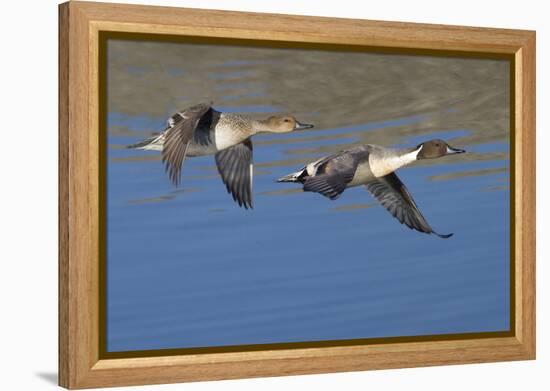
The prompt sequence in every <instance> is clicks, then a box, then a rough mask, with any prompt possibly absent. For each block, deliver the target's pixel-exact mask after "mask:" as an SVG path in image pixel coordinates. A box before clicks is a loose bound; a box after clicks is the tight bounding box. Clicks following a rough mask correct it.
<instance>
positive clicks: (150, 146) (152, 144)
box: [126, 134, 164, 151]
mask: <svg viewBox="0 0 550 391" xmlns="http://www.w3.org/2000/svg"><path fill="white" fill-rule="evenodd" d="M163 142H164V137H163V135H162V134H161V135H159V134H155V135H154V136H152V137H149V138H146V139H145V140H143V141H140V142H139V143H135V144H131V145H127V146H126V148H128V149H144V150H153V151H156V150H162V145H163Z"/></svg>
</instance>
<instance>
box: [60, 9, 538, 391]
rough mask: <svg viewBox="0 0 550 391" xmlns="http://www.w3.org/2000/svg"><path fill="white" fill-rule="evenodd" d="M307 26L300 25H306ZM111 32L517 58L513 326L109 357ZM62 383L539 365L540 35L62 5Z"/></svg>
mask: <svg viewBox="0 0 550 391" xmlns="http://www.w3.org/2000/svg"><path fill="white" fill-rule="evenodd" d="M297 22H298V23H297ZM104 32H114V33H132V34H158V35H164V36H171V37H178V36H193V37H203V38H204V37H207V38H214V39H215V38H230V39H237V40H243V39H244V40H247V39H253V40H266V41H270V42H294V43H307V44H313V45H344V46H349V47H354V48H362V49H364V50H376V51H390V52H392V51H396V50H398V51H404V52H407V53H421V54H422V53H424V54H430V53H434V52H441V51H444V52H446V53H448V54H449V55H453V56H470V55H474V56H481V57H483V56H488V57H491V56H497V57H499V58H502V57H504V58H509V59H510V60H511V63H512V64H513V67H512V68H513V69H512V75H511V76H512V80H513V83H512V91H511V93H512V94H511V96H512V101H513V111H512V112H511V118H512V120H511V125H512V129H513V130H514V132H513V134H514V142H513V146H512V148H511V151H513V153H512V154H511V159H512V158H513V159H514V161H513V165H512V167H513V168H514V170H511V171H513V172H511V174H512V175H511V177H512V181H511V183H512V185H514V187H513V188H512V189H513V195H514V200H515V201H514V202H513V205H512V210H511V219H512V221H513V222H514V224H513V228H514V229H513V232H512V235H511V241H512V242H511V243H510V246H511V253H512V258H513V262H512V266H511V276H512V280H513V281H512V282H513V284H512V291H511V293H512V295H511V296H512V302H513V306H512V308H511V309H512V310H513V313H512V322H511V324H512V330H511V331H510V332H509V333H503V334H500V335H492V336H485V335H478V336H470V337H468V336H459V337H457V338H424V339H422V338H421V339H414V338H413V339H407V338H401V339H399V338H397V339H389V340H388V341H383V342H384V343H372V344H358V345H355V344H343V345H342V344H340V345H339V344H338V343H334V344H328V345H325V346H318V347H311V346H308V345H300V344H295V345H294V346H290V347H288V348H284V347H283V348H277V349H269V348H266V349H249V350H247V351H238V350H236V351H220V352H209V353H194V354H181V355H178V354H175V355H174V354H172V355H165V356H164V355H155V356H149V357H139V356H137V357H125V358H118V357H112V358H106V357H105V355H102V353H101V348H100V343H101V339H102V337H101V335H100V328H101V321H102V315H101V313H100V307H101V305H100V303H101V300H104V296H103V295H104V293H102V292H101V289H100V286H101V278H102V277H101V264H100V258H101V253H102V251H103V250H104V247H103V246H104V243H102V240H101V237H100V228H101V224H102V217H101V216H102V209H101V208H102V205H104V200H103V199H102V198H103V197H104V195H102V194H101V192H100V189H101V186H100V178H101V172H100V171H101V170H100V168H101V164H102V159H103V157H102V154H101V153H100V147H101V145H102V137H103V136H102V134H101V124H100V112H101V110H103V108H102V106H103V102H102V101H101V98H100V97H101V96H102V91H101V86H100V83H99V77H100V75H99V70H98V64H99V61H98V59H99V58H100V56H101V55H102V54H101V46H100V40H101V34H103V33H104ZM59 83H60V84H59V384H60V385H61V386H63V387H66V388H70V389H75V388H90V387H105V386H124V385H140V384H157V383H174V382H186V381H199V380H215V379H234V378H246V377H261V376H281V375H297V374H313V373H326V372H340V371H358V370H370V369H385V368H403V367H416V366H431V365H446V364H464V363H479V362H491V361H508V360H527V359H534V358H535V33H534V32H533V31H523V30H506V29H490V28H473V27H458V26H443V25H429V24H414V23H394V22H380V21H368V20H351V19H333V18H320V17H302V16H291V15H273V14H255V13H241V12H226V11H207V10H197V9H183V8H169V7H149V6H138V5H121V4H104V3H88V2H78V1H76V2H73V1H71V2H68V3H64V4H61V5H60V6H59Z"/></svg>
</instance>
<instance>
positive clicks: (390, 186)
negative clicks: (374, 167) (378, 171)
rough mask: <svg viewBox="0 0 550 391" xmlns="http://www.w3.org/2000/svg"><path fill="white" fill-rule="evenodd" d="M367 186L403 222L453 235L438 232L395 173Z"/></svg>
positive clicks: (415, 227)
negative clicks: (431, 225)
mask: <svg viewBox="0 0 550 391" xmlns="http://www.w3.org/2000/svg"><path fill="white" fill-rule="evenodd" d="M365 187H366V188H367V190H368V191H369V192H370V193H371V194H372V195H373V197H374V198H376V199H377V200H378V201H379V202H380V203H381V204H382V206H383V207H384V208H386V210H387V211H388V212H390V213H391V215H392V216H393V217H395V218H396V219H397V220H399V222H400V223H401V224H405V225H406V226H407V227H409V228H411V229H415V230H417V231H420V232H424V233H427V234H431V233H433V234H435V235H437V236H439V237H440V238H444V239H446V238H449V237H451V236H452V235H453V234H448V235H441V234H438V233H437V232H435V231H434V230H433V229H432V227H430V224H428V222H427V221H426V219H425V218H424V216H423V215H422V213H421V212H420V210H419V209H418V206H416V203H415V202H414V200H413V198H412V196H411V194H410V193H409V191H408V190H407V188H406V187H405V185H404V184H403V182H401V180H400V179H399V177H398V176H397V175H396V174H395V173H391V174H388V175H386V176H383V177H380V178H378V179H377V180H376V181H373V182H370V183H368V184H366V185H365Z"/></svg>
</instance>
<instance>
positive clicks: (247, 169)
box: [216, 138, 253, 209]
mask: <svg viewBox="0 0 550 391" xmlns="http://www.w3.org/2000/svg"><path fill="white" fill-rule="evenodd" d="M216 165H217V166H218V171H219V173H220V175H221V177H222V180H223V183H224V184H225V187H226V188H227V192H228V193H231V195H232V196H233V199H234V200H235V202H237V203H238V204H239V206H244V208H245V209H248V208H250V209H252V171H253V164H252V141H250V138H248V139H246V140H245V141H243V142H242V143H240V144H237V145H234V146H232V147H230V148H227V149H223V150H221V151H219V152H218V153H216Z"/></svg>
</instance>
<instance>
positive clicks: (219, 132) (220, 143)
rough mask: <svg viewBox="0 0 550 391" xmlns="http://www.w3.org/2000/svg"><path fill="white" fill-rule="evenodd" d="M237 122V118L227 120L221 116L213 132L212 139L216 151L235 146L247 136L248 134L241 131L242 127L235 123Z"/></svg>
mask: <svg viewBox="0 0 550 391" xmlns="http://www.w3.org/2000/svg"><path fill="white" fill-rule="evenodd" d="M238 120H239V118H238V117H236V116H233V117H232V118H231V120H228V119H227V118H226V117H225V114H222V115H221V117H220V120H219V122H218V123H217V124H216V129H215V130H214V134H215V136H214V138H215V140H216V148H217V149H218V151H220V150H222V149H226V148H229V147H232V146H234V145H237V144H239V143H241V142H243V141H244V140H245V139H246V138H247V137H248V136H249V134H246V133H245V132H243V131H242V129H244V127H242V126H239V124H238V123H235V122H236V121H238Z"/></svg>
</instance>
